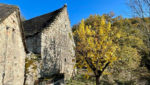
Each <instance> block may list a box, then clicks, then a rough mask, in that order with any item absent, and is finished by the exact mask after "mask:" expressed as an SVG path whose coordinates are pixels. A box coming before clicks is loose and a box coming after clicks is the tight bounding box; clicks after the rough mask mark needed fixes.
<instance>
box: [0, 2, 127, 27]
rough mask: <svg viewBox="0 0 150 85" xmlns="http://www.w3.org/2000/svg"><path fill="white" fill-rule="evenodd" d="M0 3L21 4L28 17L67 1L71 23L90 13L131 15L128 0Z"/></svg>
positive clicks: (55, 7) (53, 8)
mask: <svg viewBox="0 0 150 85" xmlns="http://www.w3.org/2000/svg"><path fill="white" fill-rule="evenodd" d="M0 3H6V4H13V5H17V6H19V7H20V10H21V13H22V14H23V16H25V18H26V19H30V18H33V17H36V16H39V15H42V14H45V13H49V12H52V11H54V10H56V9H58V8H60V7H62V6H63V5H64V4H65V3H66V4H67V6H68V12H69V17H70V20H71V25H74V24H77V23H79V22H80V20H81V19H83V18H84V19H85V18H87V17H88V16H89V15H90V14H100V15H102V14H104V13H109V12H111V11H113V12H114V13H115V15H116V16H117V15H122V16H123V17H129V16H130V15H129V14H130V13H129V10H128V7H127V5H126V0H0Z"/></svg>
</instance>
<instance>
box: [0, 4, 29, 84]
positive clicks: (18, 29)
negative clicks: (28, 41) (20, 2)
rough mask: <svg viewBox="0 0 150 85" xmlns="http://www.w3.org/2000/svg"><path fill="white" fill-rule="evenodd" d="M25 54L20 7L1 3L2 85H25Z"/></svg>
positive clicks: (0, 65) (0, 78) (0, 56)
mask: <svg viewBox="0 0 150 85" xmlns="http://www.w3.org/2000/svg"><path fill="white" fill-rule="evenodd" d="M25 56H26V52H25V45H24V38H23V28H22V25H21V21H20V12H19V8H18V7H16V6H12V5H4V4H0V85H23V82H24V66H25Z"/></svg>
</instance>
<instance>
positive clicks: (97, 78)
mask: <svg viewBox="0 0 150 85" xmlns="http://www.w3.org/2000/svg"><path fill="white" fill-rule="evenodd" d="M96 85H100V76H96Z"/></svg>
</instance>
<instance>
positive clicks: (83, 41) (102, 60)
mask: <svg viewBox="0 0 150 85" xmlns="http://www.w3.org/2000/svg"><path fill="white" fill-rule="evenodd" d="M93 28H96V29H93ZM74 34H75V35H77V36H79V37H78V40H79V41H78V43H77V47H76V52H77V61H78V63H77V67H79V68H82V67H86V68H87V71H88V72H91V71H93V70H94V69H93V68H91V66H90V65H91V64H92V66H93V67H94V68H96V71H102V70H104V69H105V66H106V65H107V64H108V63H112V62H113V61H116V60H117V57H116V54H115V51H116V50H117V49H118V46H117V45H116V43H114V42H112V41H115V40H116V39H117V38H120V33H119V32H117V31H116V29H114V28H112V27H111V23H110V22H108V23H106V20H105V17H104V16H102V17H101V21H100V22H99V23H98V22H94V26H87V25H85V22H84V20H82V21H81V23H80V25H79V28H78V29H77V31H75V32H74ZM85 62H86V63H85ZM86 77H87V76H86Z"/></svg>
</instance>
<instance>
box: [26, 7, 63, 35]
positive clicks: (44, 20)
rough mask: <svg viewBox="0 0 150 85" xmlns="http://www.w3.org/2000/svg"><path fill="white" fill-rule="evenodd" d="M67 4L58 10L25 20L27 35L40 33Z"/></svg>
mask: <svg viewBox="0 0 150 85" xmlns="http://www.w3.org/2000/svg"><path fill="white" fill-rule="evenodd" d="M65 7H66V5H65V6H64V7H62V8H60V9H58V10H56V11H53V12H51V13H47V14H44V15H41V16H38V17H35V18H32V19H30V20H27V21H25V22H23V26H24V32H25V36H26V37H30V36H33V35H36V34H38V33H40V32H41V31H42V30H43V29H44V28H45V27H46V26H47V25H49V24H51V23H52V22H53V21H54V20H55V18H56V16H57V15H59V13H60V12H61V11H62V10H63V9H64V8H65Z"/></svg>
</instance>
